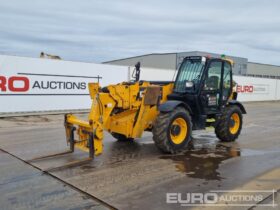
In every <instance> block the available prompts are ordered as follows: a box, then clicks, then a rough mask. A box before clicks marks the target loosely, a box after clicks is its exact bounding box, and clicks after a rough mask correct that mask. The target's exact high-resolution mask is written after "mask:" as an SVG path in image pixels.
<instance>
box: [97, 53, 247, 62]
mask: <svg viewBox="0 0 280 210" xmlns="http://www.w3.org/2000/svg"><path fill="white" fill-rule="evenodd" d="M180 53H203V54H207V53H208V54H215V55H222V53H214V52H204V51H181V52H170V53H149V54H144V55H137V56H132V57H127V58H121V59H114V60H110V61H104V62H102V63H110V62H115V61H122V60H127V59H131V58H139V57H144V56H151V55H171V54H175V55H178V54H180ZM226 56H229V57H232V58H241V59H247V58H244V57H238V56H232V55H226ZM247 60H248V59H247Z"/></svg>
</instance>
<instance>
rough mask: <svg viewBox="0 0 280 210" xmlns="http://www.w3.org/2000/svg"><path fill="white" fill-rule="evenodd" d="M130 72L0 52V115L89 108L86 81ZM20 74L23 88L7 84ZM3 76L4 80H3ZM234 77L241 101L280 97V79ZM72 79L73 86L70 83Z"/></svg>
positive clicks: (153, 74)
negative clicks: (12, 87) (25, 87)
mask: <svg viewBox="0 0 280 210" xmlns="http://www.w3.org/2000/svg"><path fill="white" fill-rule="evenodd" d="M132 72H133V68H131V67H130V68H129V67H126V66H114V65H104V64H94V63H81V62H71V61H61V60H49V59H39V58H24V57H15V56H1V55H0V115H1V114H3V113H10V112H33V111H58V110H75V109H77V110H78V109H89V108H90V106H91V99H90V97H89V92H88V88H87V83H88V82H97V78H96V77H97V76H100V77H102V79H101V80H100V84H101V86H106V85H108V84H116V83H119V82H122V81H127V80H129V77H130V79H131V74H132ZM174 73H175V72H174V70H166V69H165V70H161V69H152V68H142V69H141V76H140V79H141V80H152V81H156V80H158V81H170V80H172V79H173V78H174ZM129 75H130V76H129ZM19 76H20V77H24V78H26V79H27V80H28V82H29V87H28V89H27V90H26V91H24V92H19V91H18V90H17V91H15V90H13V89H11V88H10V85H8V83H9V82H8V81H9V79H11V78H14V77H19ZM3 78H4V80H7V81H6V83H7V84H3V83H4V82H5V81H3ZM234 80H235V81H236V82H237V83H238V85H239V89H238V90H239V95H238V100H240V101H264V100H280V80H274V79H264V78H254V77H242V76H234ZM74 83H75V85H76V86H75V87H72V86H73V84H74ZM24 84H25V83H24V82H22V81H14V82H13V83H12V86H14V87H15V88H22V87H24ZM38 84H39V85H38ZM50 84H51V85H50ZM64 84H66V86H64ZM81 84H83V85H84V86H82V85H81ZM42 85H43V86H42ZM48 85H49V86H48ZM67 85H70V87H68V86H67ZM4 88H6V90H5V89H4ZM244 90H246V91H245V92H244Z"/></svg>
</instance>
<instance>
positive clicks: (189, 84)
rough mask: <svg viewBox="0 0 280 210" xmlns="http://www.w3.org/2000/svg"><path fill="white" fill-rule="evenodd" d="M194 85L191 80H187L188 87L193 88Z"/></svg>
mask: <svg viewBox="0 0 280 210" xmlns="http://www.w3.org/2000/svg"><path fill="white" fill-rule="evenodd" d="M193 87H194V83H193V82H191V81H186V89H191V88H193Z"/></svg>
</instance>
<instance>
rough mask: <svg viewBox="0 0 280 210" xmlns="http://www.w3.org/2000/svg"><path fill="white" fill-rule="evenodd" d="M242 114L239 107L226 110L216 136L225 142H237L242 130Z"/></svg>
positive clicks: (219, 122) (219, 121) (220, 120)
mask: <svg viewBox="0 0 280 210" xmlns="http://www.w3.org/2000/svg"><path fill="white" fill-rule="evenodd" d="M242 124H243V119H242V112H241V110H240V108H239V107H238V106H228V107H226V108H225V110H224V112H223V114H222V116H221V118H220V119H219V120H218V123H217V126H216V128H215V133H216V136H217V137H218V138H219V139H220V140H221V141H225V142H230V141H235V140H236V139H237V138H238V136H239V134H240V132H241V129H242Z"/></svg>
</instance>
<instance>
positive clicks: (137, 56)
mask: <svg viewBox="0 0 280 210" xmlns="http://www.w3.org/2000/svg"><path fill="white" fill-rule="evenodd" d="M169 54H177V53H149V54H144V55H136V56H132V57H127V58H120V59H115V60H110V61H104V62H102V63H110V62H114V61H122V60H127V59H131V58H140V57H144V56H150V55H169Z"/></svg>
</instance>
